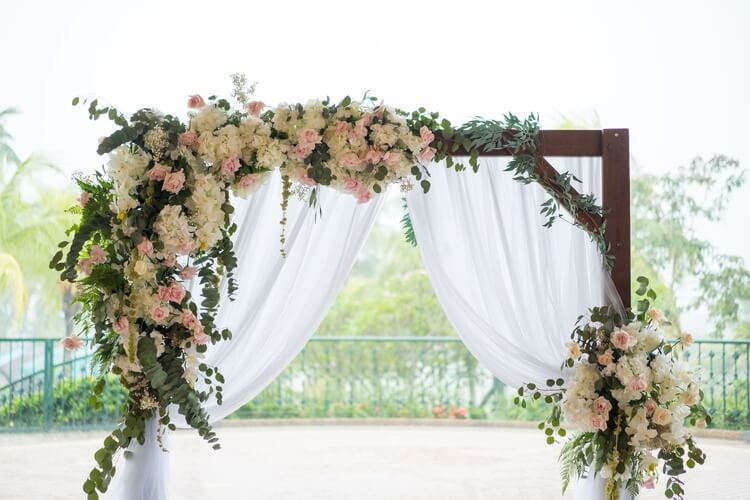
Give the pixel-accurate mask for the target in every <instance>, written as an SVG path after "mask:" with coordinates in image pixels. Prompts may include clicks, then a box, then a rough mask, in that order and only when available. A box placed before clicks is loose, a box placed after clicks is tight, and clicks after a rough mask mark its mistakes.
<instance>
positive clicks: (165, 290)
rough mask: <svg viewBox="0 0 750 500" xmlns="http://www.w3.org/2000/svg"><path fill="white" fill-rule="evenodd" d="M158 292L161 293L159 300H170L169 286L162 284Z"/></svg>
mask: <svg viewBox="0 0 750 500" xmlns="http://www.w3.org/2000/svg"><path fill="white" fill-rule="evenodd" d="M157 294H158V295H159V300H161V301H162V302H169V287H168V286H160V287H159V291H158V292H157Z"/></svg>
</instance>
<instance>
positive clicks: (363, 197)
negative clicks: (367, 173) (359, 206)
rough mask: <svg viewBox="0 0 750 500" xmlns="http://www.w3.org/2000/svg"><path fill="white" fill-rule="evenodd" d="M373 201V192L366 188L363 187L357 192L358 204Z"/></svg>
mask: <svg viewBox="0 0 750 500" xmlns="http://www.w3.org/2000/svg"><path fill="white" fill-rule="evenodd" d="M371 199H372V191H370V190H369V189H368V188H367V187H366V186H362V188H360V190H359V191H357V203H367V202H368V201H370V200H371Z"/></svg>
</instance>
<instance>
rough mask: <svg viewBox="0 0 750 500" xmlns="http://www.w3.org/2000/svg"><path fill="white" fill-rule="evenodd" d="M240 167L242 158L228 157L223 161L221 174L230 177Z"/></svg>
mask: <svg viewBox="0 0 750 500" xmlns="http://www.w3.org/2000/svg"><path fill="white" fill-rule="evenodd" d="M239 169H240V160H238V159H237V158H235V157H232V158H227V159H226V160H224V161H223V162H222V163H221V174H222V175H223V176H224V177H230V176H232V175H234V173H235V172H236V171H238V170H239Z"/></svg>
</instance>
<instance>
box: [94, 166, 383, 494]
mask: <svg viewBox="0 0 750 500" xmlns="http://www.w3.org/2000/svg"><path fill="white" fill-rule="evenodd" d="M382 201H383V197H380V196H378V197H376V198H374V199H373V200H372V201H371V202H370V203H367V204H364V205H360V204H357V201H356V200H355V199H354V197H352V196H350V195H347V194H341V193H338V192H336V191H334V190H331V189H325V188H324V189H322V190H321V196H320V206H321V207H322V209H323V213H322V217H323V218H322V221H320V223H316V220H315V219H316V209H315V208H313V207H310V206H309V205H308V204H307V202H304V201H300V200H298V199H292V200H290V202H289V209H288V224H287V230H286V231H287V236H286V251H287V256H286V258H284V257H282V256H281V253H280V251H279V249H280V243H279V234H280V230H281V226H280V225H279V220H280V218H281V209H280V205H281V189H280V179H279V175H278V173H276V174H275V176H274V178H273V179H272V180H271V181H270V182H269V183H267V184H266V185H265V186H264V187H262V188H261V189H260V190H259V191H258V192H257V193H255V195H253V196H252V197H251V198H250V200H249V201H246V202H245V201H243V200H235V203H236V204H235V207H236V208H237V213H236V215H235V221H236V222H237V223H238V227H239V229H238V232H237V234H236V235H235V252H236V255H237V258H238V261H239V265H238V268H237V272H236V277H237V280H238V283H239V286H240V289H239V291H238V293H237V296H236V299H235V301H234V302H230V301H229V300H228V299H226V298H224V299H223V300H222V303H221V305H220V312H219V315H218V317H217V325H218V326H219V328H224V327H228V328H229V329H230V330H231V331H232V333H233V337H232V340H231V341H229V342H222V343H220V344H217V345H215V346H212V347H211V348H210V349H209V351H208V353H207V354H206V358H205V360H204V362H205V363H207V364H208V365H211V366H217V367H219V369H220V371H221V372H222V373H223V374H224V376H225V378H226V383H225V384H224V402H223V404H222V405H221V406H219V405H217V404H216V402H215V401H214V400H212V401H209V402H208V404H207V405H206V408H207V410H208V412H209V415H210V419H211V421H212V422H215V421H217V420H220V419H222V418H224V417H225V416H227V415H229V414H230V413H232V412H233V411H235V410H236V409H237V408H239V407H240V406H242V405H243V404H245V403H247V402H248V401H250V400H251V399H253V398H254V397H255V396H256V395H257V394H258V393H259V392H260V391H262V390H263V389H264V388H265V387H266V386H267V385H268V384H270V383H271V382H272V381H273V380H274V378H276V376H277V375H278V374H279V373H280V372H281V371H282V370H283V369H284V368H285V367H286V366H287V365H288V364H289V363H290V362H291V361H292V360H293V359H294V357H295V356H296V355H297V353H299V351H300V350H301V349H302V347H303V346H304V345H305V343H306V342H307V341H308V340H309V338H310V337H311V336H312V334H313V333H314V332H315V330H316V329H317V328H318V325H319V324H320V322H321V321H322V320H323V317H324V316H325V314H326V312H327V311H328V309H329V308H330V307H331V304H332V303H333V301H334V300H335V298H336V294H337V293H338V291H339V289H340V288H341V286H342V285H343V284H344V282H345V281H346V278H347V276H348V275H349V272H350V271H351V268H352V266H353V265H354V261H355V259H356V257H357V254H358V253H359V250H360V248H361V247H362V245H363V244H364V242H365V240H366V239H367V235H368V234H369V232H370V229H371V228H372V224H373V222H374V221H375V217H376V215H377V213H378V212H379V210H380V206H381V204H382ZM317 217H318V218H319V217H320V214H318V215H317ZM172 417H173V419H174V421H175V423H177V424H178V425H180V424H182V425H180V426H183V425H184V420H183V419H182V417H181V416H180V415H178V414H177V412H176V411H173V412H172ZM147 434H148V435H147V442H146V444H145V445H144V446H139V445H137V443H134V444H133V445H131V451H133V455H132V456H131V457H130V458H127V459H125V458H124V457H123V458H122V459H121V461H120V463H118V464H117V469H118V471H117V474H116V475H115V478H114V479H113V481H112V485H111V487H110V491H109V492H108V494H107V496H106V498H107V499H112V500H164V499H166V498H168V492H167V490H166V488H167V486H166V485H167V484H168V483H169V471H168V465H169V462H168V459H169V454H168V453H163V452H162V451H161V449H160V448H159V447H158V445H157V444H156V442H155V424H154V423H152V425H150V426H149V429H148V433H147ZM196 439H199V438H196Z"/></svg>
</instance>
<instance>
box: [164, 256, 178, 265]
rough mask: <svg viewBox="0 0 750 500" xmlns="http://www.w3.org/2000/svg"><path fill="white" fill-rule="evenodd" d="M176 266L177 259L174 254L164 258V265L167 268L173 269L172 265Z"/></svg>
mask: <svg viewBox="0 0 750 500" xmlns="http://www.w3.org/2000/svg"><path fill="white" fill-rule="evenodd" d="M175 264H177V257H176V256H175V254H169V255H167V256H166V257H164V265H165V266H167V267H174V265H175Z"/></svg>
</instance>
